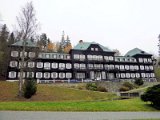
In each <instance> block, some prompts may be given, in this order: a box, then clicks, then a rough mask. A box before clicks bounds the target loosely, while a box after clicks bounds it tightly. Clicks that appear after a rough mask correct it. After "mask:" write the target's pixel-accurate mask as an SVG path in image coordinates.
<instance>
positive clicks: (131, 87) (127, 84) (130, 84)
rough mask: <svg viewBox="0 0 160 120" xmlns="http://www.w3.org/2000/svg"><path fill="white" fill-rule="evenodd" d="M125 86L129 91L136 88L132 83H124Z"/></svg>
mask: <svg viewBox="0 0 160 120" xmlns="http://www.w3.org/2000/svg"><path fill="white" fill-rule="evenodd" d="M123 86H124V87H128V88H129V90H131V89H133V88H134V85H133V84H132V83H130V82H124V83H123Z"/></svg>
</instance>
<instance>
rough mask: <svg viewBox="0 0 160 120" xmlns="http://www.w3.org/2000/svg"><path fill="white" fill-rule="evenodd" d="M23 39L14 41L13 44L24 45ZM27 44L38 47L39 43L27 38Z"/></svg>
mask: <svg viewBox="0 0 160 120" xmlns="http://www.w3.org/2000/svg"><path fill="white" fill-rule="evenodd" d="M23 44H24V43H23V41H22V40H19V41H17V42H15V43H13V44H12V45H11V46H23ZM26 46H27V47H37V44H36V43H35V42H32V41H31V40H26Z"/></svg>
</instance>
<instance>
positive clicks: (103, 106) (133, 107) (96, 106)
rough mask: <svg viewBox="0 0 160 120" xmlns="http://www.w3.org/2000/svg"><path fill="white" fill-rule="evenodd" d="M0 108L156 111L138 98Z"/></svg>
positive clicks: (16, 104) (9, 104)
mask: <svg viewBox="0 0 160 120" xmlns="http://www.w3.org/2000/svg"><path fill="white" fill-rule="evenodd" d="M0 110H22V111H157V110H156V109H154V108H152V107H150V105H149V104H146V103H144V102H142V101H141V100H140V99H138V98H136V99H126V100H113V101H80V102H74V101H72V102H67V101H65V102H16V101H15V102H0Z"/></svg>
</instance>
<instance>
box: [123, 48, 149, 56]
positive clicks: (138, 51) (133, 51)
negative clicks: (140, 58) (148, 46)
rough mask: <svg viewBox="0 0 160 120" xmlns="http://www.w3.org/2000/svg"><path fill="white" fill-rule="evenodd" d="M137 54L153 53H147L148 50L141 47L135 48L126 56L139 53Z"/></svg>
mask: <svg viewBox="0 0 160 120" xmlns="http://www.w3.org/2000/svg"><path fill="white" fill-rule="evenodd" d="M137 54H140V55H151V54H149V53H147V52H145V51H143V50H141V49H139V48H134V49H132V50H130V51H128V52H127V53H126V54H125V56H134V55H137Z"/></svg>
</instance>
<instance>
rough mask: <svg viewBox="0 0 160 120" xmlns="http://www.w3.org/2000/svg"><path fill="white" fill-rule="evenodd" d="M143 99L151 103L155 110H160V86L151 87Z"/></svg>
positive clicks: (142, 96)
mask: <svg viewBox="0 0 160 120" xmlns="http://www.w3.org/2000/svg"><path fill="white" fill-rule="evenodd" d="M141 99H142V100H143V101H145V102H147V101H150V102H151V103H152V104H153V106H154V107H155V108H157V109H160V102H159V101H160V84H158V85H154V86H153V87H149V88H148V89H147V90H146V92H145V93H144V94H143V95H141Z"/></svg>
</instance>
